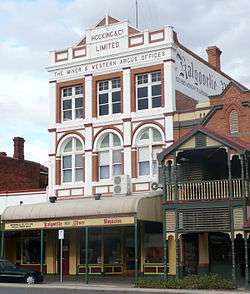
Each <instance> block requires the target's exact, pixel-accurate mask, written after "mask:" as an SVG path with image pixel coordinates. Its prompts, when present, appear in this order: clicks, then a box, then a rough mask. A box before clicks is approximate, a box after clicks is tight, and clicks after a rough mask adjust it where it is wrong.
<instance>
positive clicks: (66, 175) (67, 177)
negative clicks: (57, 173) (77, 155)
mask: <svg viewBox="0 0 250 294" xmlns="http://www.w3.org/2000/svg"><path fill="white" fill-rule="evenodd" d="M63 182H64V183H67V182H72V170H71V169H69V170H64V171H63Z"/></svg>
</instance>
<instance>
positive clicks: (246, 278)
mask: <svg viewBox="0 0 250 294" xmlns="http://www.w3.org/2000/svg"><path fill="white" fill-rule="evenodd" d="M244 245H245V246H244V247H245V288H246V289H248V279H249V271H248V236H247V234H246V233H245V234H244Z"/></svg>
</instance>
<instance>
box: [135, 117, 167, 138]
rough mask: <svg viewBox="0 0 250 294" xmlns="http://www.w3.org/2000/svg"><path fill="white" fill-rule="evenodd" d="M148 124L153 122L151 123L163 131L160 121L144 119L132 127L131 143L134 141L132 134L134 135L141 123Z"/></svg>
mask: <svg viewBox="0 0 250 294" xmlns="http://www.w3.org/2000/svg"><path fill="white" fill-rule="evenodd" d="M148 124H153V125H156V126H158V127H160V128H161V130H162V131H163V133H164V127H163V126H162V125H161V124H160V123H158V122H157V121H154V120H145V121H143V122H142V123H140V124H139V125H138V126H137V127H136V128H135V129H134V131H133V133H132V137H131V144H132V143H133V141H134V135H135V133H136V131H137V130H138V129H139V128H140V127H141V126H143V125H148Z"/></svg>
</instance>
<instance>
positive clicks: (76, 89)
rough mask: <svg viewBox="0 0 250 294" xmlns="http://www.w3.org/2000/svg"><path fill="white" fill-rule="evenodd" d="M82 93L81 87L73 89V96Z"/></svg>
mask: <svg viewBox="0 0 250 294" xmlns="http://www.w3.org/2000/svg"><path fill="white" fill-rule="evenodd" d="M82 93H83V87H82V86H76V87H75V95H80V94H82Z"/></svg>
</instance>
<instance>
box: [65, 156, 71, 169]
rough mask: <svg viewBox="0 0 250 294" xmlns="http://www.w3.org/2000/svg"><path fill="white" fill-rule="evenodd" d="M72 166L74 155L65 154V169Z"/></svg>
mask: <svg viewBox="0 0 250 294" xmlns="http://www.w3.org/2000/svg"><path fill="white" fill-rule="evenodd" d="M66 168H72V156H71V155H67V156H63V169H66Z"/></svg>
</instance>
